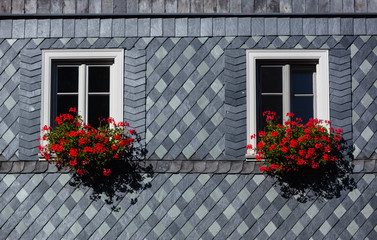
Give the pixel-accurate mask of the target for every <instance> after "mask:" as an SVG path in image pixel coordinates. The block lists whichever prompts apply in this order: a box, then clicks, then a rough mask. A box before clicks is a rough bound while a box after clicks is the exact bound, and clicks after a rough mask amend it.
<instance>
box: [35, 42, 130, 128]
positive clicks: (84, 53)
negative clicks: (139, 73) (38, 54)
mask: <svg viewBox="0 0 377 240" xmlns="http://www.w3.org/2000/svg"><path fill="white" fill-rule="evenodd" d="M42 63H43V64H42V108H41V125H42V126H44V125H49V126H50V125H51V124H52V123H53V122H54V119H52V118H53V116H56V115H57V114H58V112H67V109H66V108H68V106H69V105H75V106H77V107H78V111H79V114H80V115H82V116H83V118H84V120H85V121H86V122H88V121H89V122H92V121H93V119H94V121H95V120H97V119H98V117H99V116H103V117H107V116H111V117H113V118H114V119H115V121H117V122H118V121H123V66H124V51H123V49H85V50H79V49H73V50H72V49H70V50H43V51H42ZM59 78H60V79H61V80H62V81H59ZM95 124H96V123H95Z"/></svg>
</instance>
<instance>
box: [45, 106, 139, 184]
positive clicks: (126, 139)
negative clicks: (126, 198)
mask: <svg viewBox="0 0 377 240" xmlns="http://www.w3.org/2000/svg"><path fill="white" fill-rule="evenodd" d="M55 121H56V124H57V126H56V127H54V128H53V129H52V128H51V127H49V126H44V127H43V129H42V130H43V132H44V134H43V136H42V140H43V142H44V143H47V144H44V145H43V144H41V145H39V151H40V154H41V155H42V156H43V157H44V158H45V159H46V160H48V161H49V162H50V163H52V164H55V165H56V166H57V167H58V169H62V168H69V169H71V170H73V171H74V172H75V173H76V174H77V175H80V176H90V177H95V176H98V175H104V176H109V175H111V173H112V172H113V171H112V169H111V167H110V165H109V161H111V160H113V159H119V158H122V157H123V155H127V154H128V151H131V150H132V144H133V142H134V139H135V137H136V132H135V130H133V129H129V124H128V123H126V122H118V123H116V122H115V121H114V119H112V118H108V119H103V121H102V123H101V125H100V126H99V127H98V128H93V127H91V126H90V125H89V124H84V122H83V120H82V118H81V117H80V116H79V115H77V113H76V108H71V109H70V110H69V113H67V114H61V115H60V116H58V117H56V119H55Z"/></svg>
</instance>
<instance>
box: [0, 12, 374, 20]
mask: <svg viewBox="0 0 377 240" xmlns="http://www.w3.org/2000/svg"><path fill="white" fill-rule="evenodd" d="M214 17H215V18H217V17H264V18H270V17H271V18H274V17H290V18H313V17H314V18H333V17H342V18H347V17H357V18H376V17H377V13H124V14H101V13H100V14H0V19H54V18H59V19H61V18H78V19H81V18H214Z"/></svg>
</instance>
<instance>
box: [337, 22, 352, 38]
mask: <svg viewBox="0 0 377 240" xmlns="http://www.w3.org/2000/svg"><path fill="white" fill-rule="evenodd" d="M340 32H341V34H342V35H353V19H352V18H341V19H340Z"/></svg>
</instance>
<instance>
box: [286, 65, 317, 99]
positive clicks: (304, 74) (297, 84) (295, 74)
mask: <svg viewBox="0 0 377 240" xmlns="http://www.w3.org/2000/svg"><path fill="white" fill-rule="evenodd" d="M314 72H315V66H305V65H304V66H303V65H293V66H291V85H292V86H291V89H292V92H293V93H294V94H311V93H313V73H314Z"/></svg>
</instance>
